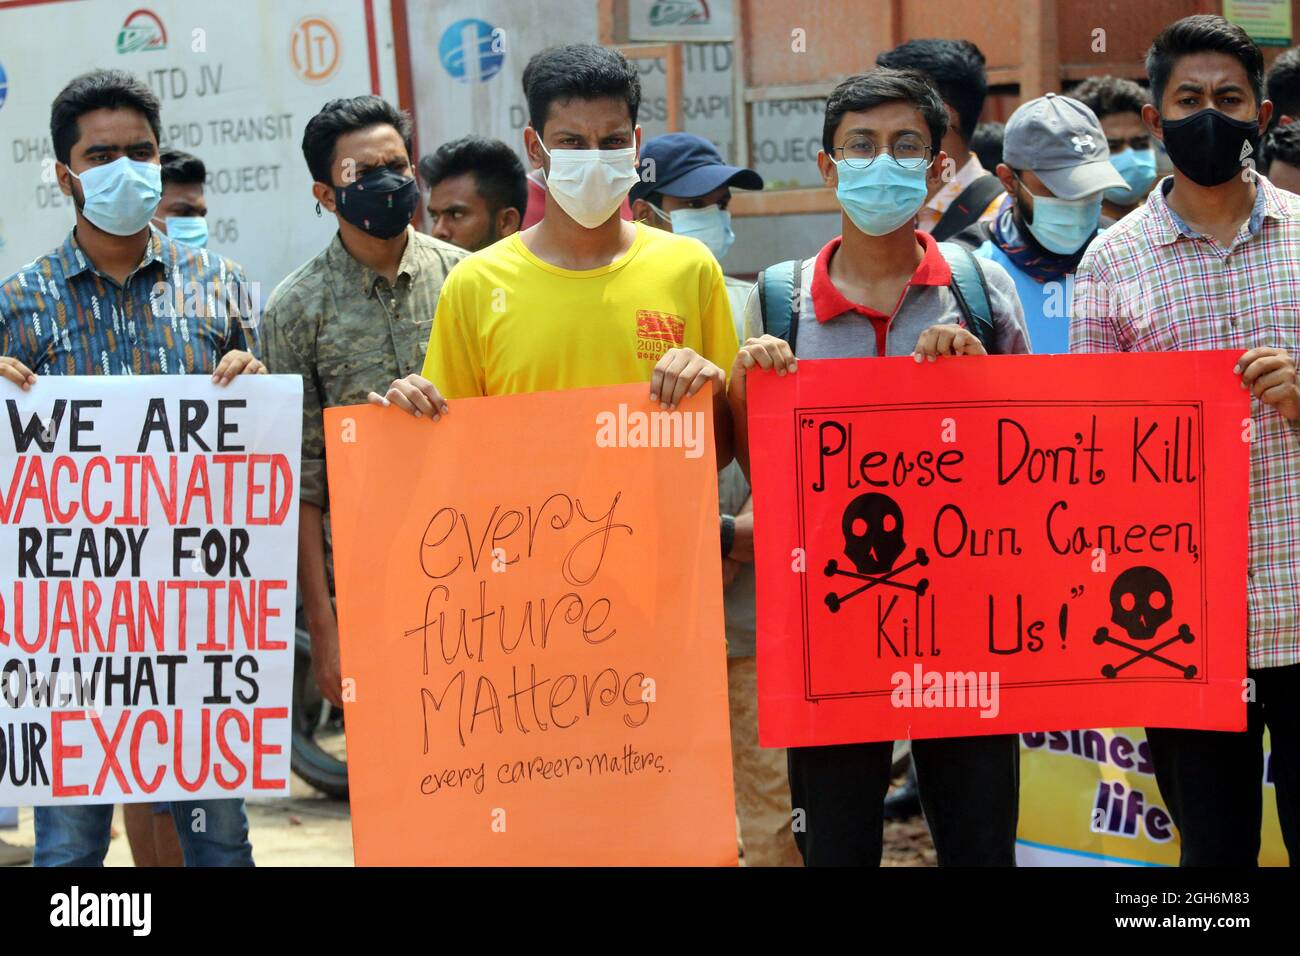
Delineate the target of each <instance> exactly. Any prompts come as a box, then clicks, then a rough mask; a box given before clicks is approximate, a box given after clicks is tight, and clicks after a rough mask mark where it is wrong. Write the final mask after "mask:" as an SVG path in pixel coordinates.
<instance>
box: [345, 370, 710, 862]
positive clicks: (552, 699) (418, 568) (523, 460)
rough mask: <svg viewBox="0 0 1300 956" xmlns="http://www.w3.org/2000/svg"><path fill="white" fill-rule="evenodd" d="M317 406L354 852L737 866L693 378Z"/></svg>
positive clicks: (701, 412)
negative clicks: (667, 386)
mask: <svg viewBox="0 0 1300 956" xmlns="http://www.w3.org/2000/svg"><path fill="white" fill-rule="evenodd" d="M325 424H326V438H327V444H328V463H329V489H330V502H331V521H332V523H333V533H334V564H335V576H336V585H337V599H338V613H339V632H340V635H341V640H342V669H343V677H344V681H345V686H344V693H345V697H350V698H351V699H350V700H348V702H347V706H346V708H345V710H346V714H345V717H346V724H347V738H348V773H349V778H350V784H351V799H352V827H353V839H354V844H355V852H356V861H357V863H358V864H361V865H430V864H445V865H527V866H547V865H690V864H699V865H718V864H732V865H734V864H735V863H736V824H735V811H734V803H733V796H732V785H731V755H730V744H729V740H730V737H729V730H728V723H727V679H726V657H725V655H726V650H725V643H724V638H723V626H722V599H721V592H722V585H721V562H720V559H719V553H720V552H719V542H718V507H717V503H718V502H717V478H716V475H717V469H716V466H715V461H714V451H713V433H712V425H711V416H710V403H709V399H708V396H707V395H699V396H696V398H695V399H693V400H689V401H687V402H686V403H684V404H683V406H682V407H681V409H680V410H678V411H675V412H664V411H660V410H659V409H658V408H657V406H654V405H652V404H650V402H649V401H647V388H646V386H645V385H643V384H638V385H626V386H617V387H612V388H599V389H583V390H578V391H568V392H548V393H539V394H533V395H519V396H509V397H499V398H481V399H465V400H460V401H455V402H453V403H452V406H451V414H450V415H448V416H447V417H445V418H444V419H443V420H442V421H439V422H431V421H429V420H427V419H416V418H412V417H410V416H408V415H406V414H403V413H402V412H400V411H398V410H396V409H379V408H374V407H348V408H331V409H327V410H326V412H325Z"/></svg>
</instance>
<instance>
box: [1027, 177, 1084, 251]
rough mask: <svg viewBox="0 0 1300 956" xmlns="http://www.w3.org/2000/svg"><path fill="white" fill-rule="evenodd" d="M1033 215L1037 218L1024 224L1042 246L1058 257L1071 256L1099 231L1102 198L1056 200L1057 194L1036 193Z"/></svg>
mask: <svg viewBox="0 0 1300 956" xmlns="http://www.w3.org/2000/svg"><path fill="white" fill-rule="evenodd" d="M1021 185H1022V186H1023V185H1024V183H1021ZM1026 191H1028V190H1026ZM1033 215H1034V221H1033V222H1026V223H1025V225H1027V226H1028V227H1029V231H1030V232H1031V233H1033V236H1034V238H1035V239H1037V240H1038V243H1039V245H1041V246H1042V247H1043V248H1044V249H1046V250H1047V251H1048V252H1054V253H1056V254H1057V255H1058V256H1072V255H1074V254H1075V253H1076V252H1078V251H1079V250H1080V249H1082V248H1083V244H1084V243H1086V242H1087V241H1088V240H1089V239H1091V238H1092V235H1093V233H1095V232H1096V231H1097V224H1098V222H1100V221H1101V197H1100V196H1098V197H1097V198H1096V199H1057V198H1056V197H1055V196H1034V213H1033Z"/></svg>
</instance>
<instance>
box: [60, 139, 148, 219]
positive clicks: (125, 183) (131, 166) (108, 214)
mask: <svg viewBox="0 0 1300 956" xmlns="http://www.w3.org/2000/svg"><path fill="white" fill-rule="evenodd" d="M68 172H70V173H71V174H72V177H73V178H74V179H77V180H79V181H80V182H81V194H82V198H83V200H84V203H83V205H82V207H81V214H82V215H83V216H85V217H86V218H87V219H88V220H90V222H91V223H92V224H94V225H95V226H97V227H98V228H100V229H102V230H104V231H105V232H107V233H111V234H112V235H114V236H134V235H135V234H136V233H137V232H139V231H140V230H141V229H143V228H144V227H145V226H147V225H149V220H150V219H152V218H153V214H154V211H155V210H156V209H157V208H158V201H159V200H160V199H162V167H161V166H159V165H158V164H157V163H142V162H139V161H138V160H134V159H131V158H130V157H128V156H122V157H120V158H119V159H115V160H113V161H112V162H111V163H104V164H103V165H102V166H92V167H90V168H89V169H87V170H86V171H85V172H84V173H82V174H81V175H80V176H78V175H77V174H76V173H73V172H72V171H71V170H69V171H68Z"/></svg>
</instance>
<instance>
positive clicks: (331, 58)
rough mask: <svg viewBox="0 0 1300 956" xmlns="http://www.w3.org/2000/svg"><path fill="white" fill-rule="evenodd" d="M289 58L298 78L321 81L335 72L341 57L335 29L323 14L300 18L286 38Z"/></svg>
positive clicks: (306, 80)
mask: <svg viewBox="0 0 1300 956" xmlns="http://www.w3.org/2000/svg"><path fill="white" fill-rule="evenodd" d="M289 59H290V61H291V62H292V63H293V71H294V72H295V73H297V74H298V79H300V80H303V81H305V82H307V83H324V82H325V81H326V80H328V79H329V78H330V77H331V76H333V75H334V74H335V73H337V72H338V68H339V60H341V59H342V47H341V46H340V44H339V34H338V31H337V30H335V29H334V24H332V23H330V22H329V21H328V20H326V19H325V18H324V17H303V18H302V19H301V20H299V21H298V23H297V25H296V26H294V28H293V33H292V34H291V35H290V38H289Z"/></svg>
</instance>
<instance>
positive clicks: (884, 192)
mask: <svg viewBox="0 0 1300 956" xmlns="http://www.w3.org/2000/svg"><path fill="white" fill-rule="evenodd" d="M835 168H836V169H838V170H839V185H838V186H836V187H835V195H836V198H838V199H839V201H840V205H841V206H842V207H843V208H844V211H845V212H846V213H847V214H848V217H849V219H851V220H852V221H853V224H854V225H855V226H857V227H858V228H859V229H861V230H862V231H863V232H865V233H866V234H867V235H868V236H886V235H888V234H889V233H891V232H893V231H894V230H895V229H898V228H899V227H901V226H904V225H906V224H907V223H908V222H910V221H911V220H912V219H914V218H915V217H916V214H917V212H918V210H920V208H921V205H922V203H924V202H925V196H926V192H927V190H926V185H925V177H926V174H927V173H928V171H929V167H927V166H918V167H917V168H916V169H904V168H903V167H902V166H900V165H898V163H896V162H894V160H893V158H892V157H889V156H878V157H877V158H876V160H875V162H873V163H872V164H871V165H870V166H867V167H866V168H859V167H857V166H850V165H849V164H848V162H847V161H845V160H843V159H839V160H836V161H835Z"/></svg>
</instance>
